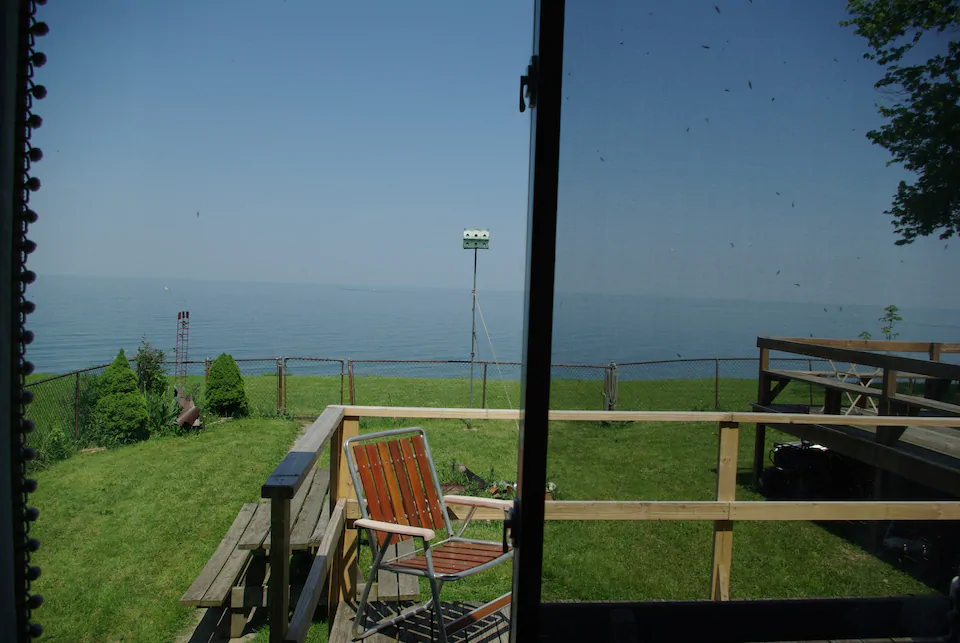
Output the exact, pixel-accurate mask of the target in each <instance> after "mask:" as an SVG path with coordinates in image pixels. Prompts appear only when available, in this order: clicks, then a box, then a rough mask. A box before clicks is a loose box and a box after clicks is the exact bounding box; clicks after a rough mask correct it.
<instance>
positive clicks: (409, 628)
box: [329, 601, 510, 643]
mask: <svg viewBox="0 0 960 643" xmlns="http://www.w3.org/2000/svg"><path fill="white" fill-rule="evenodd" d="M413 604H414V603H411V602H409V601H405V602H403V603H401V605H403V606H404V608H408V607H409V606H411V605H413ZM479 605H480V603H444V604H443V616H444V620H445V622H447V623H450V622H452V621H453V619H455V618H456V617H458V616H461V615H463V614H466V613H467V612H469V611H470V610H472V609H474V608H475V607H477V606H479ZM395 606H396V603H393V602H388V603H381V602H379V601H378V602H376V603H372V604H371V606H370V609H371V611H370V612H369V615H370V617H374V618H376V616H374V615H375V614H378V613H379V614H383V615H385V616H388V615H391V614H393V613H394V612H393V610H394V609H395ZM374 610H376V611H374ZM354 616H355V612H354V608H353V607H351V606H349V605H347V604H346V603H341V604H340V609H339V610H338V611H337V617H336V620H335V621H334V624H333V629H332V630H331V631H330V639H329V640H330V643H350V642H352V641H353V632H352V628H353V617H354ZM368 618H369V617H368ZM368 622H369V621H368ZM432 625H433V612H430V611H426V612H423V613H421V614H417V615H416V616H414V617H412V618H410V619H409V620H407V621H404V622H403V623H401V624H400V626H399V628H387V629H386V630H384V631H383V632H382V633H377V634H374V635H373V636H371V637H369V638H366V639H364V642H365V643H387V642H388V641H402V642H404V643H426V642H427V641H433V640H435V639H434V637H433V628H432V627H431V626H432ZM447 640H448V641H450V642H451V643H453V642H454V641H471V643H480V642H482V643H509V641H510V607H509V606H507V607H505V608H503V609H502V610H500V611H498V612H495V613H493V614H491V615H490V616H488V617H487V618H485V619H483V620H481V621H478V622H477V623H474V624H473V625H471V626H470V627H467V628H464V629H462V630H460V631H459V632H455V633H454V634H452V635H450V636H449V637H448V638H447Z"/></svg>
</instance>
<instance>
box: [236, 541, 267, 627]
mask: <svg viewBox="0 0 960 643" xmlns="http://www.w3.org/2000/svg"><path fill="white" fill-rule="evenodd" d="M266 569H267V559H266V557H265V556H261V555H258V554H254V555H253V557H252V558H251V560H250V563H249V564H248V565H247V569H246V571H245V572H244V574H243V575H242V576H241V577H240V581H239V583H240V584H239V585H236V586H234V587H233V588H232V589H231V590H230V638H231V639H235V638H239V637H241V636H243V630H244V629H245V628H246V626H247V621H248V620H249V617H250V608H251V607H252V608H254V609H256V608H258V607H261V606H262V605H263V602H264V601H263V582H264V577H265V576H266Z"/></svg>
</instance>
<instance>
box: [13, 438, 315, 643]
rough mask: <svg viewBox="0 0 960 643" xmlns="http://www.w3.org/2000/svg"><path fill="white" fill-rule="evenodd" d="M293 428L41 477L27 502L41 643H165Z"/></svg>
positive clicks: (84, 462)
mask: <svg viewBox="0 0 960 643" xmlns="http://www.w3.org/2000/svg"><path fill="white" fill-rule="evenodd" d="M299 428H300V427H299V425H298V424H297V423H294V422H288V421H282V420H237V421H229V422H224V423H221V424H217V425H215V426H211V427H209V428H208V429H207V431H206V432H204V433H202V434H199V435H191V436H187V437H181V438H160V439H155V440H149V441H147V442H143V443H140V444H137V445H133V446H128V447H123V448H120V449H117V450H114V451H107V452H103V453H95V454H89V455H78V456H75V457H73V458H71V459H70V460H66V461H64V462H60V463H58V464H56V465H55V466H53V467H50V468H49V469H47V470H45V471H40V472H39V473H38V474H37V479H38V483H39V487H38V491H37V493H36V494H35V495H34V496H32V497H31V502H32V503H33V504H34V505H35V506H36V507H38V508H39V509H40V520H39V521H38V522H37V523H36V526H35V528H34V530H33V534H34V535H35V536H36V537H37V538H39V539H40V541H41V543H42V549H41V550H40V551H39V552H38V553H37V554H36V557H35V559H36V560H37V561H38V563H39V564H40V565H41V566H42V568H43V576H42V577H41V578H40V580H38V581H37V583H36V589H37V591H39V592H40V593H41V594H43V596H44V598H45V603H44V606H43V608H42V609H41V610H40V611H38V612H37V618H38V620H39V621H40V622H41V623H42V624H43V626H44V631H45V633H44V639H45V640H50V641H65V642H69V643H87V642H90V643H94V642H95V643H102V642H106V641H121V640H122V641H144V642H152V641H157V642H168V641H171V640H172V639H173V638H174V636H175V635H176V633H177V632H178V631H179V630H180V629H182V628H183V627H184V626H185V625H186V624H187V623H188V621H189V620H190V618H191V613H192V612H193V609H192V608H188V607H183V606H181V605H180V604H179V602H178V600H179V598H180V595H182V594H183V592H184V591H185V590H186V589H187V587H189V586H190V583H192V582H193V579H194V578H196V576H197V574H198V573H199V572H200V570H201V569H202V568H203V566H204V564H205V563H206V561H207V559H208V558H209V557H210V555H211V554H212V553H213V551H214V550H215V549H216V547H217V545H218V544H219V543H220V539H221V538H223V535H224V533H225V532H226V530H227V528H228V527H229V526H230V524H231V523H232V522H233V519H234V518H235V517H236V515H237V511H238V510H239V508H240V505H241V504H243V503H244V502H251V501H255V500H256V499H257V498H258V497H259V495H260V485H261V484H262V483H263V481H264V480H265V479H266V477H267V475H269V473H270V471H271V470H272V469H273V468H274V467H275V466H276V465H277V463H279V462H280V460H281V459H282V458H283V456H284V455H285V454H286V452H287V450H288V449H289V448H290V444H291V442H292V441H293V440H294V439H295V437H296V435H297V433H298V431H299Z"/></svg>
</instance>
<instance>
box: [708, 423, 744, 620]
mask: <svg viewBox="0 0 960 643" xmlns="http://www.w3.org/2000/svg"><path fill="white" fill-rule="evenodd" d="M739 434H740V425H739V424H738V423H737V422H721V423H720V436H719V437H720V439H719V441H718V442H719V445H718V447H717V501H719V502H733V501H734V500H736V499H737V442H738V441H739V437H740V436H739ZM732 562H733V521H732V520H717V521H715V522H714V523H713V562H712V563H711V565H710V567H711V579H710V598H711V599H712V600H715V601H728V600H730V566H731V563H732Z"/></svg>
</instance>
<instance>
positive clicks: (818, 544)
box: [33, 376, 943, 643]
mask: <svg viewBox="0 0 960 643" xmlns="http://www.w3.org/2000/svg"><path fill="white" fill-rule="evenodd" d="M263 378H264V379H265V380H266V379H269V378H268V377H267V376H263ZM251 379H253V380H254V382H257V381H258V380H257V378H248V390H249V387H250V386H251V382H250V380H251ZM291 379H293V378H291ZM713 384H714V383H713V380H712V379H711V380H682V381H669V382H665V381H638V382H621V383H620V406H619V408H640V409H704V410H706V409H713V408H714V388H713ZM466 386H467V383H466V381H465V380H444V379H429V378H420V379H416V378H375V377H364V378H362V379H360V378H358V383H357V390H356V395H357V402H358V403H362V404H394V405H401V404H402V405H423V406H462V405H465V404H466V399H465V397H466V393H465V391H466ZM600 386H601V383H600V382H595V381H589V382H587V381H574V380H557V381H555V382H554V387H553V404H552V406H553V407H554V408H599V406H600V404H599V399H598V398H599V395H598V391H599V389H600ZM511 387H512V388H511ZM517 388H518V384H517V383H516V382H508V383H506V388H504V387H503V386H501V385H500V383H499V382H497V383H496V386H494V385H493V383H491V385H490V386H489V387H488V391H487V400H488V406H501V407H502V406H507V397H508V396H509V397H510V400H511V401H512V402H513V403H514V404H516V400H517V399H518V395H517V394H516V393H517ZM720 391H721V394H720V402H721V408H725V409H746V408H747V403H748V402H749V401H750V400H752V399H753V398H754V397H755V395H756V385H755V383H754V382H752V381H750V380H722V381H721V386H720ZM333 394H336V396H337V397H336V400H338V399H339V378H320V377H316V378H309V376H297V378H296V380H295V386H294V385H290V386H289V387H288V406H291V407H292V406H293V405H292V404H291V403H290V400H291V399H294V400H296V404H297V405H299V406H298V408H302V409H308V408H309V409H314V410H317V409H319V408H322V406H321V404H324V405H325V403H326V402H323V401H322V400H323V399H324V397H325V396H328V395H333ZM784 396H785V397H784V399H785V401H804V400H807V401H809V391H808V389H806V388H803V387H796V388H788V389H787V390H786V392H785V393H784ZM315 405H316V406H315ZM420 424H421V425H422V426H423V427H424V428H425V429H426V431H427V433H428V437H429V440H430V446H431V449H432V451H433V454H434V458H435V462H436V466H437V469H438V473H439V475H440V477H441V479H443V480H447V479H454V478H456V476H455V474H454V472H453V470H452V467H451V462H452V461H453V460H457V461H460V462H463V463H465V464H466V465H467V466H469V467H470V469H471V470H473V471H475V472H477V473H479V474H480V475H483V476H486V475H487V474H488V472H490V471H491V470H493V472H494V475H495V477H497V478H500V479H508V480H514V479H515V478H516V463H517V456H516V448H517V426H516V424H515V423H512V422H486V421H478V422H475V423H474V427H475V428H476V430H475V431H467V430H464V429H465V426H464V423H463V422H461V421H451V420H423V421H421V422H420ZM407 425H409V422H408V421H406V420H394V419H392V418H384V419H364V420H363V421H362V422H361V431H363V432H369V431H373V430H378V429H383V428H390V427H394V426H407ZM297 431H298V425H297V424H296V423H294V422H289V421H283V420H277V419H247V420H236V421H228V422H224V423H221V424H216V425H213V426H211V427H210V428H208V430H207V431H206V432H205V433H202V434H199V435H191V436H187V437H182V438H160V439H154V440H149V441H147V442H144V443H141V444H138V445H134V446H129V447H124V448H120V449H117V450H115V451H108V452H105V453H97V454H92V455H85V454H84V455H77V456H75V457H73V458H71V459H69V460H66V461H64V462H60V463H57V464H55V465H53V466H51V467H49V468H48V469H46V470H44V471H40V472H39V474H38V476H37V477H38V478H39V492H38V493H37V494H36V496H34V498H33V500H34V502H35V504H36V506H38V507H39V508H40V511H41V519H40V521H39V522H38V523H37V525H36V535H37V536H38V537H39V538H40V539H41V540H42V542H43V549H41V551H40V552H39V553H38V554H37V556H36V560H37V561H38V563H39V564H40V565H42V567H43V570H44V576H43V577H42V578H41V579H40V581H38V583H37V590H38V591H40V592H41V593H42V594H44V596H45V598H46V599H47V601H46V603H45V606H44V608H42V609H41V610H40V612H38V619H39V620H40V621H41V622H42V623H43V624H44V626H45V629H46V631H47V633H48V638H49V639H50V640H53V641H71V642H74V641H75V642H77V643H86V642H88V641H119V640H123V641H147V642H152V641H169V640H171V639H172V638H174V636H175V635H176V634H177V633H178V632H179V631H180V630H181V629H182V628H183V627H184V626H185V625H186V624H187V623H188V622H189V621H190V620H191V612H192V610H191V609H190V608H184V607H182V606H180V605H179V603H178V599H179V597H180V595H181V594H182V593H183V591H184V590H185V589H186V588H187V587H188V586H189V585H190V583H191V582H192V581H193V579H194V578H195V577H196V575H197V574H198V573H199V571H200V570H201V569H202V567H203V565H204V564H205V562H206V560H207V559H208V558H209V556H210V554H211V553H212V552H213V550H214V549H215V548H216V546H217V544H218V543H219V541H220V539H221V538H222V536H223V534H224V533H225V532H226V530H227V528H228V527H229V525H230V523H231V522H232V521H233V519H234V517H235V516H236V513H237V511H238V510H239V508H240V505H241V504H242V503H243V502H249V501H253V500H255V499H256V498H257V497H258V496H259V486H260V484H261V483H262V482H263V481H264V479H265V478H266V476H267V474H268V473H269V471H270V470H271V469H272V468H273V467H274V466H275V465H276V463H277V462H279V460H280V459H281V457H282V456H283V454H284V453H285V452H286V451H287V449H288V448H289V445H290V444H291V442H292V441H293V439H294V437H295V435H296V434H297ZM767 434H768V437H767V439H768V441H769V442H770V443H771V444H770V446H772V442H773V441H774V440H777V439H786V438H785V436H782V435H778V434H777V433H776V432H774V431H769V430H768V432H767ZM751 438H752V432H749V431H746V430H745V431H744V432H743V435H741V444H740V466H741V468H742V469H743V471H744V472H746V469H747V467H748V465H749V462H750V459H751V454H752V440H751ZM716 450H717V440H716V427H715V426H714V425H710V424H685V425H678V424H628V423H622V424H621V423H616V424H599V423H583V422H566V423H552V424H551V427H550V448H549V463H548V478H549V479H550V480H552V481H553V482H555V483H556V484H557V487H558V489H557V492H556V494H555V496H556V497H557V498H558V499H563V500H578V499H614V500H637V499H647V500H654V499H684V500H707V499H711V498H712V497H713V494H714V490H715V484H716V482H715V461H716ZM737 497H738V499H740V500H759V499H760V498H759V496H757V495H756V494H755V493H754V492H752V491H751V490H750V489H748V488H747V487H743V486H741V487H739V488H738V491H737ZM711 529H712V525H711V524H710V523H708V522H582V523H576V522H551V523H548V524H547V525H546V538H545V564H544V573H543V596H544V600H547V601H562V600H643V599H698V598H705V597H707V594H708V587H707V586H708V578H709V565H710V555H711ZM468 533H469V534H470V535H473V536H477V537H482V538H487V539H490V540H496V541H499V539H500V536H501V533H500V529H499V526H498V525H496V524H490V523H477V524H476V525H475V526H474V527H472V528H471V531H470V532H468ZM361 562H362V563H363V562H365V563H366V564H369V549H368V548H364V549H363V550H362V558H361ZM364 571H366V570H364ZM908 571H909V570H903V569H898V568H896V567H895V566H892V565H890V564H887V563H886V562H883V561H881V560H879V559H877V558H875V557H873V556H871V555H870V554H868V553H867V552H865V551H864V550H862V549H861V548H859V547H858V546H856V545H855V544H852V543H851V542H849V541H847V540H844V539H842V538H839V537H837V536H835V535H834V534H832V533H831V532H829V531H827V530H826V529H824V528H823V527H821V526H819V525H816V524H812V523H806V522H790V523H761V522H758V523H737V525H736V526H735V529H734V563H733V569H732V574H731V584H732V594H733V596H734V597H735V598H758V597H776V598H782V597H803V596H808V597H809V596H820V597H824V596H871V595H892V594H913V593H930V592H934V591H936V590H940V589H943V588H931V587H928V586H926V585H924V584H923V583H921V582H920V581H918V580H916V579H915V578H914V577H913V576H911V575H910V574H909V573H908ZM511 573H512V570H511V569H510V566H509V565H501V566H500V567H499V568H496V569H494V570H491V571H489V572H486V573H484V574H481V575H479V576H476V577H473V578H470V579H467V580H465V581H461V582H458V583H451V584H448V585H447V586H446V587H445V588H444V598H445V600H450V601H457V600H485V599H490V598H493V597H495V596H498V595H499V594H501V593H503V592H504V591H506V588H508V587H509V585H510V575H511ZM424 595H426V594H424ZM325 631H326V627H325V625H324V624H323V623H317V624H315V626H314V627H313V628H312V629H311V632H310V638H309V639H308V640H310V641H313V642H314V643H316V642H318V641H323V640H325ZM256 640H258V641H266V640H267V632H266V628H263V629H261V631H259V632H258V633H257V638H256Z"/></svg>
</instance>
